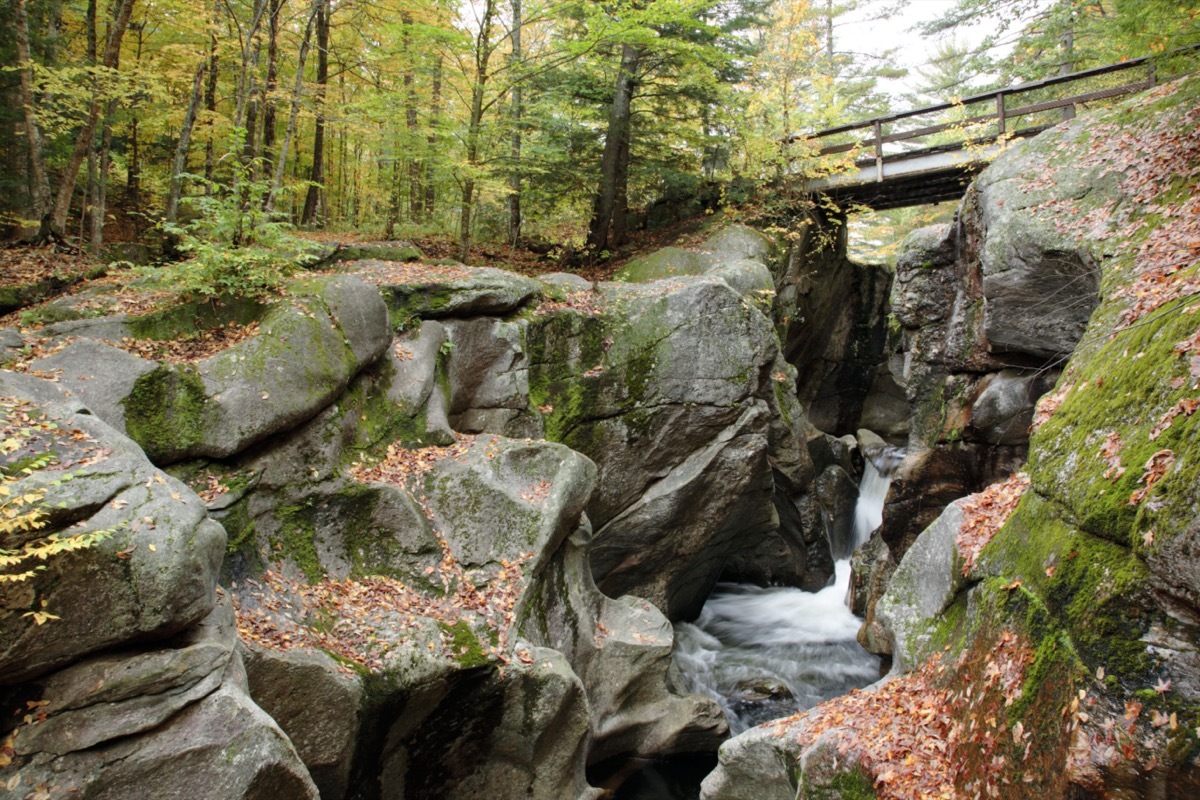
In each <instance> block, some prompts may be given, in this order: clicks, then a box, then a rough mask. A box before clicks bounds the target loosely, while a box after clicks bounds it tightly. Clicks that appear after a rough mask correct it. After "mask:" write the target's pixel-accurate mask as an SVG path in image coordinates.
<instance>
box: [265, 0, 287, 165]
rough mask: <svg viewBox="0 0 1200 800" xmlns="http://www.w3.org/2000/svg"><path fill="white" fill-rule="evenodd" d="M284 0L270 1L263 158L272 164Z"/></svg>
mask: <svg viewBox="0 0 1200 800" xmlns="http://www.w3.org/2000/svg"><path fill="white" fill-rule="evenodd" d="M282 10H283V0H270V11H269V12H268V17H267V87H266V92H265V94H264V96H263V114H262V116H263V126H262V129H263V132H262V156H263V159H264V160H265V161H266V163H268V164H270V163H271V151H272V149H273V148H274V147H275V90H276V89H278V88H279V13H280V11H282Z"/></svg>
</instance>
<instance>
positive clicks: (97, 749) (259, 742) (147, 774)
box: [5, 598, 317, 800]
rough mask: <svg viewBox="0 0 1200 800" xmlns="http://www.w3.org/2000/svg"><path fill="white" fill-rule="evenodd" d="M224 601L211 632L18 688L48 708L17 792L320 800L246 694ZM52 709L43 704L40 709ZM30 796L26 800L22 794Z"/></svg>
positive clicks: (23, 732)
mask: <svg viewBox="0 0 1200 800" xmlns="http://www.w3.org/2000/svg"><path fill="white" fill-rule="evenodd" d="M236 636H237V635H236V632H235V629H234V615H233V608H232V605H231V603H230V602H229V600H228V599H225V598H223V599H222V600H221V601H220V603H218V605H217V607H216V608H215V609H214V610H213V611H212V613H211V614H209V616H208V617H207V618H206V619H205V620H204V621H203V622H202V623H201V624H199V625H196V626H194V627H193V628H191V629H189V630H188V631H186V632H184V633H183V634H180V635H179V636H178V637H176V638H174V639H171V640H167V641H163V642H161V643H158V644H157V645H156V646H145V645H143V646H139V647H136V648H134V649H131V650H126V651H119V652H112V653H108V654H105V655H101V656H96V657H93V658H90V659H86V660H84V661H81V662H79V663H77V664H74V665H72V666H70V667H68V668H66V669H64V670H61V671H59V672H56V673H53V674H50V675H47V676H45V677H43V678H41V679H39V680H37V681H36V682H35V683H32V684H27V685H24V686H20V687H18V688H17V689H16V692H17V695H16V698H17V699H29V700H30V701H31V703H30V705H29V706H28V707H30V708H38V709H39V713H38V714H36V715H33V717H34V719H33V721H31V722H26V723H25V724H24V725H22V726H20V727H18V729H17V730H16V732H15V736H14V740H13V741H14V750H15V755H16V759H15V761H14V762H13V763H12V764H10V765H9V767H8V770H7V771H6V773H5V774H6V781H8V783H7V788H8V789H9V790H13V789H14V788H15V787H17V786H21V787H27V788H30V789H32V788H34V787H37V786H39V785H46V786H53V787H54V789H55V790H61V791H62V792H63V793H64V795H66V796H80V797H94V798H105V800H116V799H117V798H128V797H144V796H146V793H147V791H148V789H147V787H149V786H152V787H153V795H154V797H163V798H177V799H178V800H184V799H185V798H191V797H195V796H197V792H199V793H201V794H202V795H203V796H206V797H220V798H234V799H235V800H251V798H253V799H255V800H269V799H270V798H282V799H283V800H292V799H293V798H294V799H295V800H301V799H303V800H315V798H316V797H317V791H316V788H315V787H314V786H313V784H312V781H311V780H310V778H309V776H308V773H307V772H306V771H305V769H304V766H303V765H302V764H301V762H300V759H299V758H298V757H297V756H296V752H295V750H293V748H292V745H291V743H290V742H289V741H288V739H287V737H286V736H284V734H283V732H282V731H280V729H279V727H278V726H277V725H276V724H275V723H274V721H272V720H271V718H270V717H268V716H267V715H266V714H264V713H263V711H262V710H261V709H259V708H258V707H257V706H256V705H254V704H253V703H252V702H251V701H250V698H249V697H247V696H246V692H245V688H246V687H245V673H244V671H243V670H242V665H241V660H240V659H239V658H238V656H237V655H236V653H235V652H234V647H235V642H236ZM39 703H40V704H41V705H38V704H39ZM21 796H24V795H21Z"/></svg>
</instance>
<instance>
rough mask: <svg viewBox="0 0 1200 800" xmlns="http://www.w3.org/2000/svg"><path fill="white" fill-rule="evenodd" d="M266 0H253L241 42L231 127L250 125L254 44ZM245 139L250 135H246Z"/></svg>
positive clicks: (264, 11)
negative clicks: (248, 120) (249, 106)
mask: <svg viewBox="0 0 1200 800" xmlns="http://www.w3.org/2000/svg"><path fill="white" fill-rule="evenodd" d="M266 8H267V4H266V0H254V10H253V12H252V13H251V18H250V25H249V27H248V29H247V31H246V38H245V39H244V40H243V41H242V42H241V48H242V66H241V69H240V70H239V71H238V78H237V87H236V89H235V95H236V102H235V103H234V111H233V127H235V128H241V127H243V126H244V127H247V128H248V127H250V126H249V125H248V124H247V123H246V113H247V112H246V107H247V105H248V104H249V102H250V100H251V98H252V96H253V93H254V72H255V71H256V70H257V69H258V48H257V46H256V45H255V44H254V42H255V40H256V39H257V37H258V31H259V29H260V28H261V27H262V19H263V16H264V15H265V14H266ZM246 138H247V139H249V138H250V137H249V136H247V137H246Z"/></svg>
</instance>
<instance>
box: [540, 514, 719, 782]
mask: <svg viewBox="0 0 1200 800" xmlns="http://www.w3.org/2000/svg"><path fill="white" fill-rule="evenodd" d="M591 540H592V531H591V527H590V525H588V524H586V523H585V524H582V525H581V526H580V527H579V528H577V529H576V530H575V531H574V532H573V533H572V534H571V537H570V538H569V539H568V540H567V541H566V542H565V543H564V545H563V546H562V547H560V548H559V550H558V552H557V553H556V554H555V556H554V558H553V560H552V561H551V562H550V564H549V565H548V568H547V569H546V571H545V572H544V573H543V576H542V578H541V581H540V586H539V590H538V592H537V594H536V595H535V596H534V600H533V602H532V603H531V604H530V605H529V606H528V607H527V610H526V612H525V614H524V619H523V620H522V622H521V633H522V635H523V636H525V637H526V638H528V639H530V640H531V641H534V642H539V643H542V644H544V645H546V646H551V647H554V648H555V649H556V650H558V651H560V652H562V653H563V654H564V655H565V656H566V657H567V660H568V661H570V663H571V664H572V665H573V666H574V669H575V671H576V672H577V673H578V674H579V676H580V678H581V679H582V680H583V684H584V686H585V687H586V689H587V696H588V706H589V709H590V714H591V719H592V734H591V742H590V745H589V749H588V756H589V762H590V763H598V762H601V761H604V760H606V759H608V758H610V757H613V756H617V755H641V756H646V757H661V756H665V755H671V754H676V753H696V752H712V751H714V750H716V748H717V746H718V745H719V744H720V742H721V741H723V740H724V738H725V737H726V736H727V735H728V731H729V726H728V725H727V724H726V722H725V717H724V714H723V713H722V712H721V709H720V707H719V706H718V705H717V703H716V702H715V701H714V700H712V699H711V698H708V697H701V696H699V695H681V694H679V693H678V692H677V689H675V688H674V685H675V681H674V680H673V679H672V677H671V670H672V660H671V648H672V644H673V632H672V628H671V625H670V623H668V622H667V620H666V617H664V616H663V614H662V612H660V611H659V610H658V609H656V608H655V607H654V606H652V605H650V604H649V603H647V602H646V601H644V600H640V599H638V598H635V597H623V598H621V599H619V600H613V599H611V598H608V597H605V596H604V595H602V594H601V593H600V592H599V590H597V588H596V585H595V582H594V581H593V580H592V570H591V567H590V564H589V550H590V545H591Z"/></svg>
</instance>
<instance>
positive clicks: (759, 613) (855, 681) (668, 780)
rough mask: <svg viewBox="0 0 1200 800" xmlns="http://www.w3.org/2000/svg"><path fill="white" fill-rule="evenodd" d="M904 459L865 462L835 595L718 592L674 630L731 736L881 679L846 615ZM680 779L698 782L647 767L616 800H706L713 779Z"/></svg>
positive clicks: (679, 653) (688, 666)
mask: <svg viewBox="0 0 1200 800" xmlns="http://www.w3.org/2000/svg"><path fill="white" fill-rule="evenodd" d="M902 456H903V453H902V451H899V450H893V449H892V448H887V449H885V450H884V451H883V452H880V453H877V454H874V455H873V456H872V458H869V459H867V460H866V464H865V467H864V470H863V477H862V480H861V482H860V484H859V497H858V502H857V503H856V505H855V510H854V531H853V541H852V542H847V543H844V544H842V545H841V547H838V546H837V545H835V553H834V555H835V557H837V558H838V561H837V562H836V564H835V567H834V571H835V576H834V580H833V583H831V584H830V585H829V586H827V587H825V588H824V589H822V590H821V591H819V592H805V591H803V590H801V589H795V588H791V587H767V588H763V587H760V586H755V585H753V584H732V583H723V584H718V585H717V587H716V589H715V590H714V591H713V593H712V595H711V596H710V597H709V598H708V601H707V602H706V603H705V604H704V608H703V609H702V610H701V612H700V616H699V617H698V618H697V619H696V620H695V621H693V622H680V623H677V624H676V625H675V653H674V657H675V663H676V664H677V665H678V667H679V669H680V672H681V673H682V675H683V678H684V681H685V686H686V689H687V690H688V691H691V692H695V693H697V694H705V695H708V696H709V697H712V698H713V699H715V700H716V701H717V702H718V703H720V705H721V708H722V709H723V710H724V711H725V716H726V718H727V719H728V720H729V729H730V733H731V735H734V736H736V735H737V734H739V733H741V732H743V731H745V730H747V729H749V728H752V727H754V726H755V725H760V724H762V723H764V722H769V721H771V720H773V719H779V718H781V717H786V716H790V715H792V714H795V713H796V712H798V711H802V710H804V709H808V708H812V707H813V706H815V705H817V704H818V703H821V702H823V701H825V700H829V699H830V698H833V697H837V696H839V695H843V694H846V693H847V692H849V691H850V690H851V689H856V688H860V687H863V686H866V685H868V684H870V683H874V682H875V681H876V680H878V679H879V666H880V665H879V657H878V656H876V655H873V654H871V653H869V652H867V651H866V650H864V649H863V648H862V646H861V645H859V643H858V640H857V636H858V629H859V626H860V625H861V624H862V620H861V619H860V618H859V617H856V616H854V614H852V613H851V612H850V609H849V608H848V607H847V605H846V600H847V596H848V593H849V589H850V556H851V555H852V553H853V551H854V550H855V549H856V548H857V547H858V546H859V545H861V544H863V543H864V542H866V541H867V539H868V538H869V537H870V535H871V532H872V531H874V530H875V529H876V528H877V527H879V524H880V522H881V521H882V519H883V502H884V498H885V497H886V495H887V490H888V486H889V485H890V484H891V475H892V474H893V472H894V470H895V468H896V466H897V465H898V464H899V461H900V458H901V457H902ZM847 545H848V546H847ZM838 550H840V551H842V552H837V551H838ZM712 762H713V764H715V759H712ZM679 766H680V767H682V766H684V765H683V764H681V765H679ZM681 772H683V773H693V774H695V770H688V769H686V768H685V769H682V770H681V769H679V768H678V767H677V766H676V765H674V764H673V763H666V762H665V763H661V764H655V763H647V764H643V765H641V767H640V769H639V770H638V771H637V772H636V774H635V775H634V776H633V777H632V778H631V779H630V780H627V781H625V782H623V783H622V784H621V785H620V788H618V789H617V790H616V792H615V794H614V795H613V798H614V800H685V799H686V800H690V799H691V798H697V797H699V781H700V779H701V778H703V775H704V772H703V771H701V772H699V773H698V776H697V777H694V778H692V779H691V780H688V779H686V778H685V777H684V776H683V775H681V774H680V773H681Z"/></svg>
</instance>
